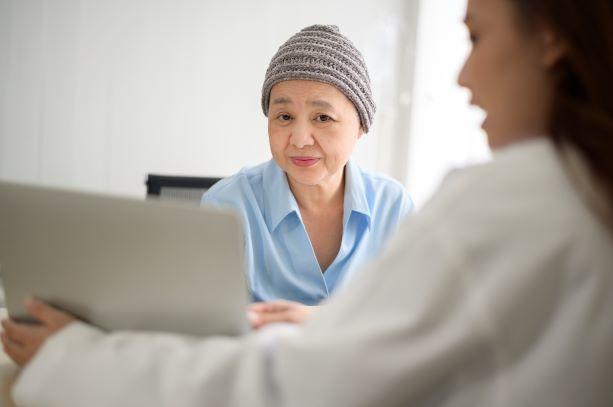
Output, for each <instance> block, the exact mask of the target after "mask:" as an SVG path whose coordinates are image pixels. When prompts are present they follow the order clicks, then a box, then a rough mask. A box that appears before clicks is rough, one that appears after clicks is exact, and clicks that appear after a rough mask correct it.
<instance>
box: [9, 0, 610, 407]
mask: <svg viewBox="0 0 613 407" xmlns="http://www.w3.org/2000/svg"><path fill="white" fill-rule="evenodd" d="M612 20H613V5H612V4H611V1H610V0H583V1H582V2H581V5H580V6H578V5H577V2H576V0H469V1H468V10H467V15H466V23H467V25H468V28H469V30H470V34H471V39H472V41H473V49H472V52H471V54H470V56H469V58H468V60H467V62H466V64H465V66H464V69H463V70H462V73H461V75H460V83H461V84H462V85H464V86H466V87H468V88H469V89H471V90H472V94H473V102H474V103H475V104H478V105H479V106H481V107H482V108H483V109H484V110H485V111H486V112H487V119H486V121H485V122H484V127H485V130H486V131H487V133H488V138H489V142H490V144H491V146H492V148H493V149H494V159H493V161H492V162H490V163H488V164H484V165H478V166H474V167H471V168H467V169H465V170H462V171H458V172H455V173H452V174H451V175H450V176H448V177H447V179H446V180H445V181H444V183H443V184H442V186H441V189H440V190H439V191H438V193H437V194H436V196H435V197H434V198H433V199H432V200H431V201H430V203H429V204H428V205H427V206H426V207H424V208H423V210H422V211H421V212H420V213H418V214H417V215H415V216H413V217H411V218H410V219H409V220H408V221H407V222H406V223H405V224H403V226H402V227H401V228H400V231H399V234H398V236H397V237H396V238H395V239H394V241H393V242H392V243H391V244H390V245H389V247H388V248H387V249H386V251H385V253H384V255H383V257H382V258H381V259H380V260H379V261H377V262H376V263H375V264H373V265H371V266H370V267H368V268H367V269H366V270H364V271H363V272H361V273H360V274H359V275H358V276H357V277H356V278H355V279H354V280H352V281H351V282H350V283H349V285H348V286H347V287H345V288H344V289H343V291H342V292H341V293H339V295H337V296H334V297H333V298H332V299H331V300H330V302H329V304H328V305H327V308H326V309H325V310H322V311H321V312H319V313H318V314H317V315H315V316H314V317H313V318H312V319H311V320H309V321H307V323H306V324H305V325H303V326H302V327H300V328H298V327H294V328H293V329H292V330H290V331H288V330H287V328H282V327H279V326H275V327H270V328H268V329H264V330H262V331H260V332H258V333H256V334H252V335H249V336H246V337H243V338H239V339H236V338H210V339H200V340H198V339H194V338H184V337H180V336H177V335H164V334H159V335H152V334H140V333H134V332H117V333H112V334H108V333H104V332H101V331H99V330H97V329H95V328H92V327H91V326H88V325H86V324H83V323H81V322H76V321H74V320H73V319H72V318H71V317H69V316H68V315H66V314H63V313H61V312H60V311H57V310H54V309H52V308H50V307H48V306H46V305H45V304H43V303H40V302H33V303H30V304H29V310H30V312H31V313H32V315H34V316H35V317H37V318H38V319H40V320H41V321H42V322H43V325H41V326H39V327H31V326H27V325H20V324H17V323H14V322H10V321H5V322H4V326H5V329H6V333H5V334H4V335H3V344H4V346H5V349H6V350H7V352H8V354H9V355H11V357H13V358H14V359H15V360H16V361H17V362H18V363H20V364H21V365H23V366H24V369H23V370H22V372H21V374H20V375H19V377H18V379H17V383H16V385H15V387H14V390H13V394H14V396H15V399H16V401H17V402H18V403H19V404H20V405H23V406H84V405H87V406H165V405H173V406H215V407H222V406H254V407H264V406H266V407H268V406H292V407H295V406H309V407H310V406H334V407H344V406H347V407H349V406H351V407H360V406H447V407H450V406H457V407H459V406H492V407H498V406H590V407H605V406H611V405H613V392H611V377H612V373H613V318H611V310H612V309H613V266H612V265H613V237H612V232H613V228H612V226H611V219H612V217H611V212H612V211H611V209H612V208H613V167H612V166H611V163H612V162H613V81H612V79H611V72H613V48H612V47H611V44H613V31H612V30H611V21H612Z"/></svg>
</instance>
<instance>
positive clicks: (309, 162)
mask: <svg viewBox="0 0 613 407" xmlns="http://www.w3.org/2000/svg"><path fill="white" fill-rule="evenodd" d="M291 160H292V163H293V164H294V165H297V166H298V167H311V166H313V165H315V164H317V162H318V161H319V158H317V157H291Z"/></svg>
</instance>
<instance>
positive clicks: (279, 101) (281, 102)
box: [272, 96, 292, 105]
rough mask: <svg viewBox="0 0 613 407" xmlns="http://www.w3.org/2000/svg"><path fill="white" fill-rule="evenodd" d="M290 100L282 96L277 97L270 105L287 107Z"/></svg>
mask: <svg viewBox="0 0 613 407" xmlns="http://www.w3.org/2000/svg"><path fill="white" fill-rule="evenodd" d="M291 103H292V100H291V99H290V98H286V97H284V96H282V97H278V98H276V99H273V101H272V104H273V105H288V104H291Z"/></svg>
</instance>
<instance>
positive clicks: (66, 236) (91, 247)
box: [0, 182, 249, 336]
mask: <svg viewBox="0 0 613 407" xmlns="http://www.w3.org/2000/svg"><path fill="white" fill-rule="evenodd" d="M243 245H244V241H243V235H242V231H241V223H240V220H239V218H238V216H237V215H235V214H234V213H231V212H229V211H223V210H215V209H212V208H205V207H202V208H198V207H193V206H188V205H182V204H180V203H171V202H162V201H150V200H146V201H145V200H138V199H129V198H120V197H111V196H102V195H96V194H91V193H82V192H74V191H67V190H60V189H53V188H46V187H38V186H27V185H19V184H12V183H5V182H0V280H1V281H2V285H3V287H4V291H5V297H6V298H5V300H6V305H7V308H8V312H9V315H10V316H11V317H12V318H15V319H16V320H28V316H27V314H26V312H25V310H24V306H23V302H24V299H25V298H27V297H29V296H35V297H37V298H40V299H42V300H44V301H47V302H49V303H51V304H53V305H54V306H56V307H58V308H61V309H63V310H66V311H68V312H70V313H72V314H74V315H75V316H77V317H78V318H80V319H83V320H85V321H87V322H89V323H91V324H93V325H95V326H98V327H100V328H103V329H105V330H144V331H163V332H174V333H180V334H187V335H194V336H208V335H238V334H241V333H243V332H245V331H246V329H247V326H248V324H247V321H246V314H245V307H246V305H247V304H248V302H249V295H248V289H247V285H246V281H245V277H244V272H243V269H244V262H243Z"/></svg>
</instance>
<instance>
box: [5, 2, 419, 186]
mask: <svg viewBox="0 0 613 407" xmlns="http://www.w3.org/2000/svg"><path fill="white" fill-rule="evenodd" d="M428 1H430V0H428ZM417 3H418V1H417V0H378V1H372V0H361V1H358V0H335V1H330V0H309V1H288V0H259V1H254V0H233V1H225V2H224V1H205V0H106V1H105V0H0V179H5V180H13V181H23V182H34V183H41V184H46V185H55V186H63V187H70V188H77V189H88V190H97V191H104V192H111V193H117V194H128V195H137V196H142V195H143V194H144V185H143V181H144V177H145V174H146V173H148V172H158V173H167V174H186V175H190V174H194V175H229V174H231V173H233V172H235V171H237V170H238V169H240V168H241V167H242V166H245V165H251V164H255V163H258V162H261V161H264V160H266V159H268V157H269V151H268V144H267V135H266V120H265V118H264V116H263V115H262V113H261V110H260V106H259V100H260V89H261V85H262V80H263V77H264V73H265V70H266V67H267V64H268V62H269V60H270V58H271V57H272V55H273V54H274V52H275V51H276V49H277V47H278V46H279V45H280V44H281V43H282V42H284V41H285V40H286V39H287V38H289V36H290V35H292V34H293V33H294V32H296V31H298V30H299V29H300V28H302V27H304V26H306V25H310V24H313V23H334V24H337V25H339V26H340V27H341V31H342V32H343V33H345V34H346V35H347V36H349V37H350V38H351V39H352V40H353V41H354V42H355V43H356V45H357V46H358V48H359V49H361V50H362V51H363V53H364V54H365V58H366V61H367V64H368V66H369V68H370V72H371V77H372V80H373V88H374V90H375V96H376V99H377V102H378V105H379V112H378V115H377V118H376V120H375V126H374V127H373V129H372V131H371V133H370V134H368V135H367V137H365V138H364V139H363V140H362V142H361V145H360V147H359V148H358V151H357V152H356V157H357V159H358V161H359V162H360V163H361V164H362V165H364V166H365V167H369V168H373V169H377V170H381V171H384V172H387V173H390V174H391V175H394V176H396V177H397V178H399V179H401V180H403V179H404V178H405V177H406V174H407V167H406V163H407V160H406V156H407V151H408V131H407V128H408V125H409V124H410V122H409V119H410V116H409V114H408V112H409V106H408V101H409V100H410V94H411V92H412V89H411V87H412V83H413V81H412V74H413V71H412V66H413V65H412V62H413V56H414V41H415V19H416V15H417V9H418V7H417ZM426 3H427V2H426Z"/></svg>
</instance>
